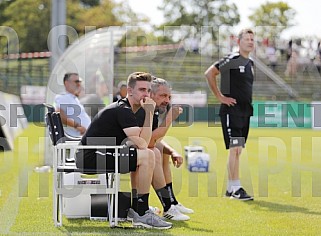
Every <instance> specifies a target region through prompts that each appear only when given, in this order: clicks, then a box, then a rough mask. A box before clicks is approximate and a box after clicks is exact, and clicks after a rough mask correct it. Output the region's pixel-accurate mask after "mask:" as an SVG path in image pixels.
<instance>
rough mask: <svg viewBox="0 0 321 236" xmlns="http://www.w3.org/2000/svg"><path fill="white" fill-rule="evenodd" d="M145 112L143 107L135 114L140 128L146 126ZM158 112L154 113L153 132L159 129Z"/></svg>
mask: <svg viewBox="0 0 321 236" xmlns="http://www.w3.org/2000/svg"><path fill="white" fill-rule="evenodd" d="M145 115H146V113H145V110H144V109H143V108H142V107H141V108H139V110H138V111H137V112H136V113H135V117H136V119H137V123H138V126H139V127H143V126H144V121H145ZM158 115H159V113H158V111H156V110H155V112H154V116H153V128H152V130H155V129H157V128H158Z"/></svg>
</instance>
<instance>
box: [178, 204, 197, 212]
mask: <svg viewBox="0 0 321 236" xmlns="http://www.w3.org/2000/svg"><path fill="white" fill-rule="evenodd" d="M175 207H176V209H177V210H179V211H180V212H181V213H183V214H192V213H194V211H193V210H192V209H190V208H187V207H185V206H183V205H182V204H181V203H178V204H177V205H175Z"/></svg>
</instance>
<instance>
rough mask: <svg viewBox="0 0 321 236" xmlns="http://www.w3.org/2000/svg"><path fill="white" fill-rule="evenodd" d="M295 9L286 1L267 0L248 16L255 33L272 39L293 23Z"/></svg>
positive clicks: (262, 37)
mask: <svg viewBox="0 0 321 236" xmlns="http://www.w3.org/2000/svg"><path fill="white" fill-rule="evenodd" d="M295 15H296V11H295V10H294V9H293V8H291V7H290V6H289V5H288V4H287V3H286V2H275V3H271V2H267V3H265V4H263V5H261V6H260V7H258V8H257V9H254V11H253V13H252V14H251V15H250V16H249V19H250V21H252V23H253V25H254V26H255V27H256V28H255V29H256V35H257V36H258V37H259V38H261V39H270V40H273V39H274V38H276V37H278V38H279V37H280V34H281V33H282V31H284V30H285V29H287V28H289V27H291V26H293V25H294V22H293V21H294V17H295Z"/></svg>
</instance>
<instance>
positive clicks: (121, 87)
mask: <svg viewBox="0 0 321 236" xmlns="http://www.w3.org/2000/svg"><path fill="white" fill-rule="evenodd" d="M117 88H118V91H117V93H116V94H115V96H114V98H113V102H117V101H118V100H120V99H123V98H125V97H126V95H127V84H126V81H120V82H119V83H118V86H117Z"/></svg>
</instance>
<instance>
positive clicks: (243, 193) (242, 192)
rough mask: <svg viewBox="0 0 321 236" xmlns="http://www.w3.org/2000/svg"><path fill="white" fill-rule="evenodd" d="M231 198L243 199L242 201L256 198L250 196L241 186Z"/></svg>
mask: <svg viewBox="0 0 321 236" xmlns="http://www.w3.org/2000/svg"><path fill="white" fill-rule="evenodd" d="M230 198H232V199H237V200H241V201H249V200H254V198H253V197H251V196H249V195H248V194H247V193H246V191H245V190H244V189H243V188H239V190H237V191H236V192H233V193H232V194H231V197H230Z"/></svg>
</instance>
